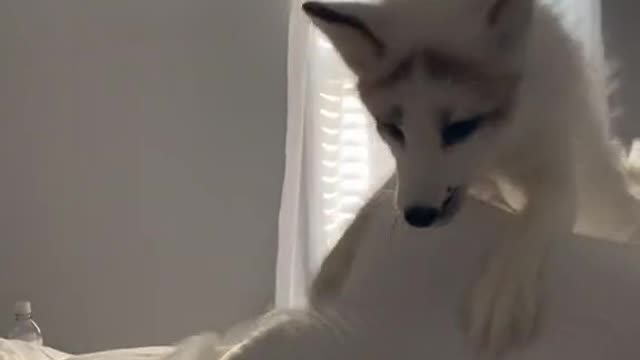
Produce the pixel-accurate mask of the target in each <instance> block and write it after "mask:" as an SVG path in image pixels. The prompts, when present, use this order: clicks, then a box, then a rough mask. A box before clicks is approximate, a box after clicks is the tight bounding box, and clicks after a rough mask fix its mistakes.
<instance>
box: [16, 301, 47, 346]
mask: <svg viewBox="0 0 640 360" xmlns="http://www.w3.org/2000/svg"><path fill="white" fill-rule="evenodd" d="M14 312H15V315H16V322H15V323H14V325H13V328H12V329H11V330H10V331H9V336H8V338H9V339H13V340H22V341H26V342H29V343H32V344H36V345H42V331H40V328H39V327H38V324H36V322H35V321H33V319H32V318H31V303H30V302H29V301H18V302H17V303H16V306H15V310H14Z"/></svg>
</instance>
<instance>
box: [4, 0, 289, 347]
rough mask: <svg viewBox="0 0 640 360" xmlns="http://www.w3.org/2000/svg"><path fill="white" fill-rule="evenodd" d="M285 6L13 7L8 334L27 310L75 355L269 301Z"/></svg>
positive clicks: (214, 2) (228, 317) (47, 2)
mask: <svg viewBox="0 0 640 360" xmlns="http://www.w3.org/2000/svg"><path fill="white" fill-rule="evenodd" d="M287 4H288V1H286V0H271V1H241V0H188V1H187V0H179V1H178V0H135V1H132V0H92V1H87V0H58V1H51V0H29V1H25V0H0V53H1V54H2V55H1V56H0V169H1V173H2V177H1V179H2V180H0V331H1V332H2V333H0V335H2V334H5V331H6V328H7V325H8V322H9V320H10V311H11V306H12V305H11V304H12V303H13V301H14V300H15V299H18V298H28V299H31V300H32V301H33V302H34V307H35V311H36V317H37V320H38V321H39V323H40V324H41V325H42V327H43V329H44V331H45V336H46V338H45V341H46V342H48V343H49V344H51V345H53V346H56V347H60V348H62V349H63V350H67V351H89V350H98V349H104V348H110V347H121V346H139V345H148V344H166V343H169V342H171V341H174V340H177V339H179V338H180V337H182V336H185V335H188V334H190V333H193V332H196V331H200V330H211V329H212V330H216V329H224V328H225V327H227V326H229V325H231V324H233V323H235V322H237V321H239V320H242V319H245V318H247V317H249V316H252V315H254V314H257V313H260V312H261V311H262V310H264V309H265V308H266V306H268V305H269V303H270V302H271V301H272V297H273V287H274V266H275V254H276V231H277V215H278V205H279V200H280V186H281V180H282V173H283V166H284V135H285V101H286V93H285V85H286V83H285V82H286V40H287V39H286V32H287V10H286V6H287ZM2 314H5V315H6V316H4V315H2Z"/></svg>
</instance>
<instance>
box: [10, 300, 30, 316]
mask: <svg viewBox="0 0 640 360" xmlns="http://www.w3.org/2000/svg"><path fill="white" fill-rule="evenodd" d="M14 312H15V314H16V315H30V314H31V302H30V301H18V302H17V303H16V305H15V308H14Z"/></svg>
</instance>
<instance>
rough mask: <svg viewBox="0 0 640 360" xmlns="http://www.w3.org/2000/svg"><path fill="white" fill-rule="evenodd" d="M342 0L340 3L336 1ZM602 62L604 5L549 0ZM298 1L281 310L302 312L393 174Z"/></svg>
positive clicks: (282, 224)
mask: <svg viewBox="0 0 640 360" xmlns="http://www.w3.org/2000/svg"><path fill="white" fill-rule="evenodd" d="M333 1H335V0H333ZM544 1H545V2H547V3H551V4H552V5H553V6H554V8H556V9H557V11H559V12H560V13H561V14H562V15H563V18H564V19H565V20H566V24H567V26H568V27H569V28H570V30H571V31H572V33H573V34H574V35H575V36H576V37H577V38H578V39H579V40H580V41H582V42H583V43H584V44H585V46H586V49H587V51H588V52H589V54H590V55H591V56H593V57H594V58H595V59H602V60H603V59H604V57H603V56H604V55H603V52H604V51H603V47H602V36H601V25H600V3H599V1H598V0H544ZM302 2H303V0H291V16H290V26H289V69H288V74H289V79H288V83H289V90H288V123H287V124H288V128H287V145H286V146H287V148H286V172H285V180H284V188H283V195H282V204H281V210H280V220H279V250H278V265H277V284H276V305H277V306H278V307H279V308H299V307H303V306H304V305H305V300H306V297H305V293H306V290H307V288H308V286H309V284H310V281H311V279H312V277H313V275H314V273H315V271H316V270H317V268H318V266H319V265H320V262H321V261H322V258H323V257H324V256H325V255H326V253H327V251H328V250H329V249H330V248H331V247H332V246H333V244H334V243H335V241H336V240H337V238H338V237H339V236H340V234H341V232H342V231H343V230H344V227H345V226H346V225H347V224H348V223H349V221H350V220H351V219H353V216H354V214H355V213H356V211H357V210H358V209H359V207H360V206H362V205H363V204H364V201H365V199H366V198H367V196H368V195H369V194H370V193H371V192H372V191H374V190H375V189H376V188H377V187H378V186H379V185H380V184H381V183H382V181H384V180H385V179H386V177H387V176H388V175H389V174H390V173H391V172H392V171H393V167H394V164H393V159H392V158H391V156H390V155H389V153H388V152H387V150H386V148H385V146H384V145H383V144H382V143H381V141H380V140H379V138H378V137H377V135H376V133H375V129H374V128H373V122H372V121H369V120H370V119H368V115H367V113H366V111H365V110H364V109H363V107H362V105H361V104H360V102H359V100H358V98H357V97H356V94H355V89H354V85H355V84H354V79H353V75H352V74H351V73H350V72H349V71H348V70H347V69H346V68H345V66H344V64H343V63H342V62H341V60H340V59H339V58H338V56H337V54H336V53H335V51H334V50H333V48H332V47H331V45H330V44H329V43H328V41H327V40H326V39H325V38H324V37H323V35H322V34H320V33H319V31H317V30H316V29H315V28H313V27H312V26H311V24H310V22H309V20H308V19H307V18H306V16H305V15H304V14H303V13H302V11H301V10H300V8H301V4H302Z"/></svg>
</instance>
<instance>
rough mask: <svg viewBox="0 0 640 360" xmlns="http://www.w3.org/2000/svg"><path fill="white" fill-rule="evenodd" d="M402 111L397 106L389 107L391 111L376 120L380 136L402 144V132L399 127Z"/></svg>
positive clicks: (402, 115)
mask: <svg viewBox="0 0 640 360" xmlns="http://www.w3.org/2000/svg"><path fill="white" fill-rule="evenodd" d="M403 117H404V111H403V110H402V108H401V107H400V106H398V105H394V106H393V107H391V110H389V112H387V114H385V116H384V117H382V118H381V119H378V122H377V127H378V131H379V132H380V135H382V136H383V137H387V138H389V139H391V140H393V141H395V142H397V143H400V144H404V132H403V131H402V128H401V127H400V125H399V124H400V123H401V122H402V118H403Z"/></svg>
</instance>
